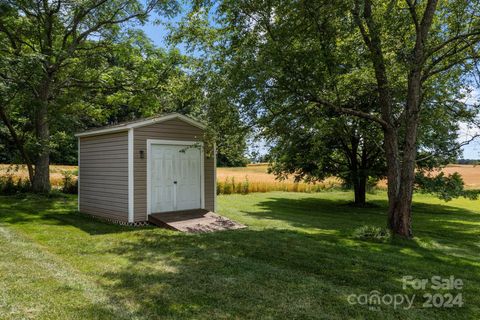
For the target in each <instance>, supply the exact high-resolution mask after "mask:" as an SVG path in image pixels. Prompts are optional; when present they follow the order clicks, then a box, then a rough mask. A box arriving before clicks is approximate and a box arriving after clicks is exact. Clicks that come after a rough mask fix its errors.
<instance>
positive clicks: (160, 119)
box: [75, 113, 206, 137]
mask: <svg viewBox="0 0 480 320" xmlns="http://www.w3.org/2000/svg"><path fill="white" fill-rule="evenodd" d="M173 119H179V120H182V121H184V122H186V123H189V124H191V125H192V126H195V127H197V128H200V129H205V128H206V126H205V125H204V124H203V123H201V122H199V121H197V120H194V119H192V118H189V117H187V116H184V115H183V114H179V113H172V114H168V115H165V116H161V117H158V118H152V119H146V120H143V121H138V122H132V123H125V124H123V125H122V124H120V125H117V126H112V127H107V128H103V129H98V130H92V131H87V132H81V133H77V134H75V137H90V136H96V135H99V134H106V133H115V132H120V131H125V130H129V129H134V128H140V127H144V126H148V125H151V124H154V123H160V122H164V121H168V120H173Z"/></svg>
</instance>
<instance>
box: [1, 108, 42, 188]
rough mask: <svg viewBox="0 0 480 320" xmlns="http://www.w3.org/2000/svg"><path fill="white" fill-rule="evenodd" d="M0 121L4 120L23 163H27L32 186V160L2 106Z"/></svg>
mask: <svg viewBox="0 0 480 320" xmlns="http://www.w3.org/2000/svg"><path fill="white" fill-rule="evenodd" d="M0 119H2V121H3V123H4V124H5V126H6V127H7V128H8V131H9V132H10V135H11V136H12V140H13V142H14V143H15V146H16V147H17V149H18V151H19V152H20V156H21V157H22V159H23V161H24V162H25V164H26V166H27V169H28V179H29V181H30V184H31V183H32V181H33V175H34V170H33V164H32V160H31V159H30V156H29V155H28V153H27V151H26V150H25V145H24V143H23V141H22V139H21V138H20V137H19V136H18V134H17V131H16V130H15V128H14V126H13V125H12V123H11V122H10V119H9V117H8V116H7V113H6V111H5V108H4V107H2V106H0Z"/></svg>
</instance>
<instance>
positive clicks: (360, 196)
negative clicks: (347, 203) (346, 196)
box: [353, 177, 367, 207]
mask: <svg viewBox="0 0 480 320" xmlns="http://www.w3.org/2000/svg"><path fill="white" fill-rule="evenodd" d="M353 190H354V193H355V205H356V206H359V207H364V206H365V205H366V203H367V202H366V198H367V197H366V195H367V179H366V177H358V179H356V181H355V183H354V184H353Z"/></svg>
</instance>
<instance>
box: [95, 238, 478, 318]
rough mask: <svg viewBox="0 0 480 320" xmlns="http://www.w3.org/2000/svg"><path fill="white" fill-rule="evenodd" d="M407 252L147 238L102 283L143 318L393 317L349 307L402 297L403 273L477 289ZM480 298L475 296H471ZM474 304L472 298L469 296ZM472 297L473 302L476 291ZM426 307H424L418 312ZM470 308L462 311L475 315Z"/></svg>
mask: <svg viewBox="0 0 480 320" xmlns="http://www.w3.org/2000/svg"><path fill="white" fill-rule="evenodd" d="M411 248H413V249H414V250H415V255H410V254H408V253H405V252H404V251H403V249H405V245H403V244H399V243H393V244H371V243H361V242H358V241H352V240H349V239H345V238H342V237H339V238H338V239H337V240H336V241H332V239H331V237H330V236H325V235H322V234H306V233H303V232H298V231H293V230H273V229H265V230H238V231H228V232H217V233H211V234H198V235H186V234H179V233H175V232H161V233H155V232H148V233H145V234H144V236H143V237H141V238H140V239H139V240H138V241H137V242H129V243H125V244H124V245H122V246H121V247H120V246H119V247H116V248H112V249H111V251H109V253H115V254H119V255H122V256H124V257H125V258H126V259H127V260H128V262H129V263H128V266H126V267H125V268H122V269H121V270H119V271H118V272H108V273H106V274H105V275H104V276H105V277H106V278H107V279H108V280H109V281H108V283H110V287H109V290H108V291H109V292H111V293H112V295H113V299H115V300H116V301H126V302H127V301H129V303H133V304H134V305H135V306H136V308H137V312H138V315H151V316H152V317H159V316H163V317H172V318H209V317H210V318H229V317H237V318H315V317H318V316H319V315H322V314H323V315H325V317H326V318H335V317H336V318H369V319H375V318H379V319H380V318H382V319H383V318H389V317H388V316H386V313H382V312H380V313H377V312H371V311H369V310H368V308H367V307H361V306H352V305H350V304H349V303H348V301H347V297H348V295H349V294H352V293H356V294H359V293H368V292H370V291H372V290H379V291H380V292H383V293H391V294H394V293H398V292H402V288H401V283H400V281H399V279H401V277H402V276H404V275H413V276H415V277H420V278H430V277H431V276H432V275H433V274H432V268H431V266H432V265H435V272H439V274H441V275H450V274H456V273H458V272H459V271H460V270H461V271H462V277H463V278H464V279H468V280H466V281H467V282H468V281H472V282H471V283H475V282H474V281H478V272H477V271H478V270H477V269H475V268H472V267H470V266H467V265H466V266H465V267H464V268H461V269H459V264H458V262H457V263H455V262H454V261H452V260H446V259H445V257H444V256H442V255H441V254H439V253H438V252H433V251H431V250H428V249H424V248H421V247H418V246H417V247H415V246H412V247H411ZM474 293H475V294H478V292H474ZM469 298H470V296H469ZM471 298H473V293H472V296H471ZM418 306H421V304H420V301H419V305H418ZM472 308H473V306H472V305H468V306H467V305H466V306H465V307H464V308H463V309H462V310H461V311H460V312H461V313H462V315H469V314H471V312H473V311H472ZM382 309H384V311H385V312H387V311H388V314H389V315H390V318H421V316H424V317H427V316H430V317H434V314H435V312H437V311H438V310H437V311H435V310H431V309H430V310H428V309H416V310H412V311H396V310H393V308H389V307H382Z"/></svg>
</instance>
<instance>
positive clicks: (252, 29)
mask: <svg viewBox="0 0 480 320" xmlns="http://www.w3.org/2000/svg"><path fill="white" fill-rule="evenodd" d="M479 3H480V2H479V1H466V0H452V1H442V2H441V4H440V5H439V4H438V3H437V1H435V0H425V1H410V0H406V1H373V0H351V1H278V2H277V1H251V0H240V1H222V2H220V3H219V4H216V5H214V6H212V7H211V8H213V11H214V12H216V13H217V15H215V16H216V17H217V20H215V23H214V24H212V27H213V29H215V30H216V33H211V32H210V33H209V32H206V31H205V30H206V29H207V28H205V26H204V24H202V23H198V20H199V18H198V17H199V16H202V15H203V16H204V21H210V20H211V19H212V18H211V16H212V13H211V11H209V9H205V8H203V7H194V10H196V13H195V14H192V15H191V17H193V19H191V20H190V22H191V23H190V24H187V25H188V27H185V26H182V29H183V30H190V32H189V33H190V34H192V35H193V34H194V35H199V38H200V39H202V40H203V39H207V40H208V43H209V44H210V45H209V46H207V50H210V51H211V52H212V53H213V54H215V55H216V57H218V58H217V59H218V64H217V66H218V69H219V70H221V71H220V72H222V73H226V74H228V75H229V77H230V78H229V79H230V88H233V90H232V91H231V92H232V96H236V102H237V104H238V106H239V107H241V108H243V109H244V110H245V111H246V114H248V116H249V118H250V119H253V120H254V122H258V119H262V118H264V116H265V115H269V116H270V115H271V116H274V117H282V115H283V114H288V113H290V112H291V111H292V109H291V108H292V106H294V107H301V108H305V109H307V110H311V109H319V110H330V111H334V112H336V113H339V114H345V115H349V116H355V117H359V118H361V119H363V120H364V121H368V122H369V123H372V124H375V125H377V126H378V127H379V128H380V129H381V130H382V132H383V142H382V145H383V148H384V153H383V156H384V158H385V160H386V166H387V171H386V174H387V180H388V200H389V210H388V226H389V227H390V228H391V229H392V230H393V231H394V232H395V233H396V234H399V235H402V236H405V237H411V236H412V229H411V204H412V196H413V191H414V178H415V169H416V167H417V164H418V163H419V161H418V160H419V159H417V152H418V151H420V152H422V153H423V154H424V155H423V156H422V159H420V160H422V161H424V158H425V157H426V155H425V153H430V155H428V157H431V158H435V157H436V156H438V154H437V152H436V151H435V150H434V149H429V147H428V141H427V140H425V141H422V143H426V145H425V146H421V143H420V141H419V140H418V139H419V134H420V135H424V136H425V137H428V136H429V134H428V132H427V130H425V132H424V133H420V131H419V126H420V125H421V124H422V123H428V122H430V121H431V119H430V117H435V116H436V115H442V118H441V119H442V121H445V123H446V126H445V127H448V128H451V129H452V128H453V131H455V128H456V127H457V126H458V121H459V120H472V119H473V118H474V117H475V111H476V110H474V109H472V108H470V107H469V106H467V105H465V104H464V103H462V99H463V98H464V93H465V91H466V90H469V88H470V85H471V84H469V83H468V78H467V77H466V75H467V74H468V72H470V71H472V70H473V69H474V68H473V66H474V63H475V59H476V58H477V49H478V46H479V40H480V27H479V24H480V17H479V16H478V14H477V12H478V11H479V8H478V6H479ZM211 8H210V9H211ZM195 26H197V27H195ZM192 30H193V32H192ZM211 34H213V35H214V40H210V39H209V38H208V36H210V35H211ZM200 35H201V36H200ZM189 40H191V38H190V39H189ZM352 87H353V88H359V89H360V91H362V92H363V91H369V90H372V91H373V92H374V94H375V95H376V97H377V101H378V104H377V108H372V109H370V110H362V109H360V108H358V107H357V106H355V105H353V106H348V105H346V103H345V102H346V101H348V100H349V99H350V97H351V96H352V95H353V96H354V95H355V90H352ZM437 89H438V90H439V91H440V92H444V91H445V92H446V93H447V94H446V95H447V98H445V97H442V99H441V101H437V98H438V97H436V96H435V95H434V94H433V93H434V92H435V91H436V90H437ZM263 125H266V126H268V124H265V123H264V124H263ZM299 125H301V124H299ZM430 136H431V137H433V136H434V135H432V134H430ZM445 137H450V138H451V140H450V142H449V143H448V144H450V145H455V140H454V139H455V136H454V135H452V134H451V131H449V132H448V134H447V135H445ZM448 144H447V145H448ZM457 147H458V145H457V146H454V148H452V150H451V151H455V150H454V149H455V148H457ZM445 149H450V148H448V147H446V148H445ZM444 151H445V152H446V151H448V150H444Z"/></svg>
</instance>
